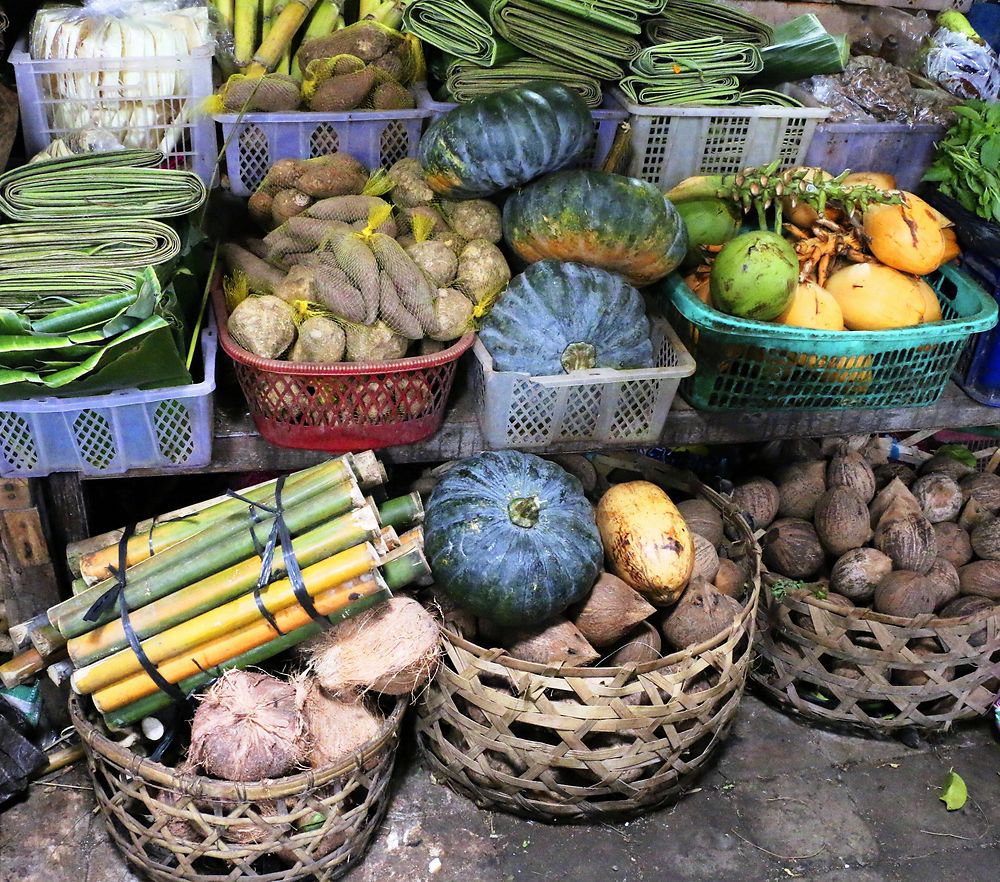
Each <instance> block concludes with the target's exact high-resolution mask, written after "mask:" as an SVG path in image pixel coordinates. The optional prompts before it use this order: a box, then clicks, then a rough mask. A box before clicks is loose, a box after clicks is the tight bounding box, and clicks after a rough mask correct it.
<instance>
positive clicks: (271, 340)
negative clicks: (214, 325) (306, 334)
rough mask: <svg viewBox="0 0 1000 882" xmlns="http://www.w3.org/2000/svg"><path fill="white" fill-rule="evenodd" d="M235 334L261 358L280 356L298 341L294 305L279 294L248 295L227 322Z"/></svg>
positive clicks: (247, 347) (249, 349)
mask: <svg viewBox="0 0 1000 882" xmlns="http://www.w3.org/2000/svg"><path fill="white" fill-rule="evenodd" d="M226 327H227V328H228V329H229V333H230V335H232V338H233V339H234V340H235V341H236V342H237V343H239V345H240V346H242V347H243V348H244V349H245V350H246V351H247V352H250V353H252V354H253V355H257V356H260V357H261V358H279V357H280V356H281V355H282V354H284V353H285V352H286V351H287V350H288V348H289V347H290V346H291V345H292V343H294V342H295V336H296V333H297V331H296V327H295V318H294V314H293V312H292V308H291V306H289V305H288V304H287V303H285V301H284V300H281V299H280V298H278V297H274V296H273V295H269V294H268V295H264V296H263V297H248V298H247V299H246V300H244V301H243V302H242V303H241V304H240V305H239V306H237V307H236V309H234V310H233V312H232V314H231V315H230V316H229V321H228V322H227V323H226Z"/></svg>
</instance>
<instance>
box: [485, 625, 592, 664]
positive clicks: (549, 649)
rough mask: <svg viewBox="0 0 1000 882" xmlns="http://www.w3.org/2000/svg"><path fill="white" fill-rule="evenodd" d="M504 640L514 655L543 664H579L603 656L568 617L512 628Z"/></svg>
mask: <svg viewBox="0 0 1000 882" xmlns="http://www.w3.org/2000/svg"><path fill="white" fill-rule="evenodd" d="M504 643H505V645H506V648H507V653H508V654H509V655H511V656H512V657H513V658H519V659H521V660H522V661H527V662H535V663H536V664H540V665H556V664H564V665H569V666H571V667H574V668H577V667H582V666H583V665H589V664H591V663H593V662H595V661H597V660H598V659H599V658H600V657H601V654H600V653H599V652H598V651H597V650H596V649H594V647H593V646H591V645H590V643H588V642H587V638H586V637H584V636H583V634H581V633H580V629H579V628H577V626H576V625H574V624H573V623H572V622H570V621H567V620H566V619H554V620H553V621H551V622H549V623H547V624H545V625H542V626H540V627H538V628H534V629H532V630H530V631H516V632H515V631H512V632H510V633H509V634H508V636H507V639H506V640H505V641H504Z"/></svg>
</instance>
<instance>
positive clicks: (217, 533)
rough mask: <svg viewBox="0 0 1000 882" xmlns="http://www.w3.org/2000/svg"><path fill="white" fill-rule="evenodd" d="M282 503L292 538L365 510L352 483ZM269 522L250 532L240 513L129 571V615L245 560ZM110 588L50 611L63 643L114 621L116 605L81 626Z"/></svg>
mask: <svg viewBox="0 0 1000 882" xmlns="http://www.w3.org/2000/svg"><path fill="white" fill-rule="evenodd" d="M283 499H284V503H285V523H286V524H287V525H288V529H289V531H290V532H291V533H292V535H293V536H294V535H296V534H297V533H301V532H303V531H304V530H308V529H311V528H312V527H314V526H316V525H317V524H319V523H322V522H323V521H324V520H327V519H329V518H332V517H337V516H338V515H341V514H344V512H347V511H350V510H351V509H352V508H360V507H361V506H362V505H363V504H364V497H363V496H362V495H361V491H360V490H359V489H358V486H357V484H356V483H355V482H354V480H353V479H351V480H350V481H345V482H344V483H342V484H336V485H333V486H331V487H328V488H325V489H324V488H309V489H308V490H307V491H299V492H296V491H294V490H293V491H290V492H288V493H286V494H284V496H283ZM273 521H274V516H273V515H272V514H262V515H259V516H258V519H257V521H256V523H254V525H253V527H252V528H250V521H249V519H248V517H247V515H246V514H245V513H244V514H235V515H233V516H231V517H230V518H226V519H225V520H223V521H220V522H219V523H217V524H213V525H212V526H211V527H209V528H208V529H206V530H202V531H201V532H200V533H198V534H197V535H195V536H192V537H191V538H190V539H187V540H185V541H184V542H180V543H178V544H177V545H172V546H171V547H170V548H168V549H167V550H166V551H164V552H162V553H161V554H157V555H156V556H155V557H151V558H148V559H147V560H144V561H142V562H141V563H139V564H136V565H135V566H134V567H132V568H131V569H130V570H129V571H128V584H127V586H126V588H125V590H124V592H123V596H124V602H125V603H126V604H127V606H128V609H129V610H137V609H139V608H140V607H143V606H145V605H146V604H147V603H152V601H154V600H159V599H160V598H161V597H164V596H165V595H167V594H170V593H171V592H173V591H176V590H177V589H178V588H183V587H184V586H185V585H190V584H192V583H194V582H196V581H198V580H199V579H204V578H205V577H207V576H210V575H212V574H214V573H218V572H219V571H221V570H224V569H226V568H227V567H230V566H232V565H233V564H236V563H239V562H240V561H244V560H247V559H248V558H249V557H250V556H251V555H252V554H254V553H255V550H256V548H257V547H260V546H262V545H263V544H264V543H266V542H267V538H268V533H269V532H270V529H271V525H272V523H273ZM115 584H116V582H115V580H113V579H107V580H105V581H104V582H100V583H98V584H97V585H95V586H93V587H92V588H89V589H88V590H87V591H85V592H84V593H83V594H77V595H75V596H74V597H71V598H69V599H68V600H64V601H63V602H62V603H60V604H58V605H56V606H54V607H52V608H51V609H50V610H49V621H50V622H51V623H52V624H53V625H55V626H56V627H57V628H58V629H59V631H60V632H61V633H62V635H63V636H64V637H66V638H67V639H69V638H71V637H77V636H79V635H80V634H85V633H86V632H87V631H91V630H93V629H94V628H96V627H98V626H99V625H103V624H105V623H106V622H109V621H111V620H112V619H114V617H115V616H116V615H118V612H117V610H118V608H119V602H120V601H116V602H115V603H114V604H113V607H114V608H113V609H107V610H105V611H104V613H103V614H102V615H100V616H99V617H98V619H97V620H96V621H94V622H88V621H85V620H84V615H85V614H86V613H87V610H89V609H90V608H91V606H92V605H93V604H94V602H95V601H96V600H97V599H98V598H99V597H101V595H103V594H104V592H105V591H107V590H108V589H110V588H112V587H114V586H115Z"/></svg>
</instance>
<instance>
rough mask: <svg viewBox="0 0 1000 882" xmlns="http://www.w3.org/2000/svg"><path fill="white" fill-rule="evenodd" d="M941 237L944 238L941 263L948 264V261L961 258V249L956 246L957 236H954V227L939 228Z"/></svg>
mask: <svg viewBox="0 0 1000 882" xmlns="http://www.w3.org/2000/svg"><path fill="white" fill-rule="evenodd" d="M941 235H942V236H944V260H942V261H941V262H942V263H948V261H950V260H955V259H956V258H958V257H961V256H962V249H961V247H960V246H959V244H958V236H957V235H955V229H954V227H941Z"/></svg>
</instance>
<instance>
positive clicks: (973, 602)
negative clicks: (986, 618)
mask: <svg viewBox="0 0 1000 882" xmlns="http://www.w3.org/2000/svg"><path fill="white" fill-rule="evenodd" d="M996 607H997V605H996V604H995V603H994V602H993V601H992V600H990V599H989V598H988V597H980V596H979V595H977V594H968V595H963V596H962V597H956V598H955V599H954V600H953V601H952V602H951V603H947V604H945V605H944V606H943V607H942V608H941V609H940V610H939V611H938V618H941V619H963V618H965V617H966V616H977V615H982V614H984V613H992V612H993V611H994V610H995V609H996ZM986 636H987V635H986V628H982V629H981V630H979V631H976V632H974V633H972V634H970V635H969V637H968V641H969V646H973V647H979V646H982V645H983V644H984V643H985V642H986Z"/></svg>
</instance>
